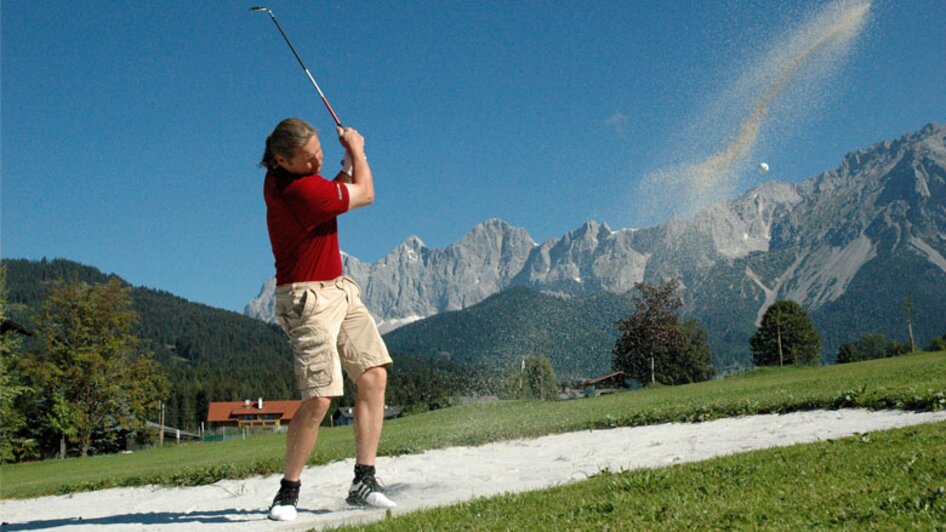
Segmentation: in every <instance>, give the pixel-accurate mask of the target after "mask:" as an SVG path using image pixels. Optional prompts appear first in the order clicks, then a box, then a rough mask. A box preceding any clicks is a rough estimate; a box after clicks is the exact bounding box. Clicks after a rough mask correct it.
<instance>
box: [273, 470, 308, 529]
mask: <svg viewBox="0 0 946 532" xmlns="http://www.w3.org/2000/svg"><path fill="white" fill-rule="evenodd" d="M301 486H302V482H300V481H298V480H297V481H295V482H293V481H289V480H286V479H282V480H281V481H279V493H277V494H276V498H275V499H273V505H272V506H270V508H269V518H270V519H272V520H273V521H293V520H295V518H296V505H297V504H299V488H300V487H301Z"/></svg>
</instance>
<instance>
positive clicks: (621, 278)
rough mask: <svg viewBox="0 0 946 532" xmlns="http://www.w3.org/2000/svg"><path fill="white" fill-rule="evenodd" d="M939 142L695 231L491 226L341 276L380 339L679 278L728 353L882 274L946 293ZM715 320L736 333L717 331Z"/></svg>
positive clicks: (721, 207)
mask: <svg viewBox="0 0 946 532" xmlns="http://www.w3.org/2000/svg"><path fill="white" fill-rule="evenodd" d="M944 139H946V128H944V126H943V125H939V124H933V123H931V124H928V125H926V126H924V127H923V128H921V129H920V130H918V131H916V132H913V133H908V134H906V135H903V136H901V137H900V138H898V139H895V140H884V141H881V142H878V143H875V144H873V145H871V146H869V147H866V148H861V149H858V150H854V151H852V152H850V153H848V154H847V155H845V156H844V157H843V158H842V159H841V162H840V164H839V166H837V167H836V168H834V169H832V170H828V171H826V172H823V173H821V174H818V175H814V176H811V177H809V178H807V179H805V180H803V181H801V182H799V183H794V184H793V183H785V182H779V181H771V182H767V183H763V184H760V185H757V186H755V187H753V188H752V189H750V190H748V191H746V192H745V193H743V194H742V195H740V196H738V197H735V198H732V199H729V200H726V201H723V202H720V203H717V204H715V205H712V206H710V207H708V208H706V209H703V210H701V211H699V212H698V213H696V214H695V215H694V217H693V219H691V220H688V219H684V218H680V217H678V216H674V217H671V218H670V219H669V220H668V221H667V222H666V223H664V224H662V225H657V226H652V227H645V228H638V229H623V230H618V231H614V230H612V229H611V228H610V227H609V226H608V224H607V223H602V222H598V221H595V220H588V221H586V222H585V223H584V224H582V225H581V226H580V227H578V228H577V229H575V230H573V231H570V232H568V233H566V234H565V235H563V236H562V237H561V238H558V239H554V238H553V239H549V240H548V241H546V242H544V243H541V244H539V243H536V242H534V241H533V240H532V238H531V237H530V236H529V234H528V232H527V231H525V230H524V229H521V228H517V227H513V226H511V225H509V224H507V223H506V222H504V221H502V220H498V219H490V220H487V221H486V222H483V223H481V224H478V225H477V226H475V227H474V228H473V229H472V230H471V231H470V233H468V234H467V235H465V236H464V237H463V238H461V239H460V240H459V241H457V242H455V243H453V244H451V245H449V246H447V247H446V248H441V249H430V248H427V247H425V246H424V244H423V241H422V240H420V239H419V238H417V237H411V238H409V239H407V240H405V242H404V243H402V244H401V245H400V246H398V247H397V248H395V249H394V250H392V252H391V253H389V254H388V255H386V256H385V257H384V258H382V259H381V260H379V261H377V262H375V263H373V264H365V263H361V262H359V261H358V260H357V259H356V258H354V257H350V256H347V257H346V260H345V262H346V264H345V266H346V271H347V272H348V273H349V274H350V275H352V276H353V277H354V278H355V279H356V280H357V281H359V283H361V284H362V286H363V288H364V287H366V290H364V291H363V293H364V294H365V301H366V304H367V305H368V307H369V308H370V309H371V310H372V311H373V312H375V313H376V318H377V319H378V321H379V323H380V324H381V326H382V327H383V328H386V330H390V326H391V325H392V324H397V325H403V323H404V322H411V321H416V320H417V319H418V318H423V317H428V316H432V315H434V314H437V313H439V312H444V311H452V310H460V309H463V308H467V307H469V306H470V305H472V304H475V303H478V302H479V301H482V300H484V299H485V298H486V297H488V296H490V295H492V294H495V293H497V292H500V291H502V290H506V289H509V288H512V287H516V286H526V287H530V288H533V289H535V290H538V291H540V292H546V293H553V294H559V295H564V296H583V295H590V294H593V293H596V292H599V291H607V292H612V293H616V294H620V293H623V292H626V291H628V290H631V289H632V288H633V285H634V283H635V282H642V281H643V282H648V283H651V284H655V283H659V282H660V281H661V280H664V279H667V278H670V277H674V278H678V279H680V280H681V283H682V291H681V295H682V296H683V298H684V301H685V305H686V307H685V308H686V312H688V313H690V314H691V315H692V317H695V318H697V319H702V320H705V321H707V322H710V323H713V322H717V321H718V322H719V323H718V324H717V325H715V326H711V327H709V329H710V338H711V340H712V341H714V342H715V343H716V345H715V347H717V348H719V347H720V346H723V347H725V346H726V345H729V347H727V348H726V349H730V350H732V349H734V348H735V346H736V345H737V344H738V343H739V342H735V341H733V342H728V343H727V342H726V341H724V339H725V338H726V337H732V338H734V339H735V338H736V337H740V336H745V335H746V334H749V335H751V328H752V327H753V326H754V324H755V323H757V321H758V319H759V317H760V316H761V314H762V312H764V309H765V308H766V307H767V306H768V305H769V304H771V303H772V302H774V301H775V300H777V299H793V300H796V301H798V302H799V303H800V304H802V306H803V307H805V308H806V309H807V310H808V311H809V312H819V311H822V310H823V311H824V312H823V314H824V315H825V316H828V315H833V314H836V311H835V310H832V305H838V304H840V305H841V306H851V304H852V303H850V302H843V301H841V300H843V299H844V297H845V294H846V293H847V290H848V288H849V287H850V286H852V283H853V282H854V281H855V280H857V279H858V276H862V277H863V276H864V275H865V273H864V272H865V270H864V268H865V265H868V264H871V263H872V262H874V261H880V262H884V261H889V260H893V261H894V263H896V264H897V265H898V266H896V268H900V267H903V268H906V267H907V265H910V266H909V267H911V268H914V270H916V269H917V268H919V270H917V271H923V272H925V271H927V270H926V268H927V265H929V266H932V269H931V270H929V272H930V275H931V276H932V277H931V279H930V280H931V281H932V282H933V284H932V285H931V287H930V288H933V289H937V290H938V289H939V288H940V287H941V286H946V285H942V283H943V282H944V281H943V279H942V277H943V275H944V274H946V259H944V258H943V257H944V256H946V207H944V205H946V185H944V181H946V140H944ZM904 246H905V247H904ZM901 252H902V253H901ZM904 253H906V254H913V255H916V256H917V257H918V258H919V259H922V260H917V261H913V258H912V257H911V256H908V255H905V254H904ZM896 257H899V258H896ZM924 260H925V261H926V262H924ZM870 271H871V272H874V269H871V270H870ZM905 271H906V272H907V273H909V270H905ZM872 275H875V276H876V275H879V276H880V277H877V278H876V279H874V280H873V281H871V280H869V279H868V280H867V281H864V280H863V279H861V281H862V282H867V283H868V284H870V283H871V282H873V283H878V282H885V283H892V284H893V285H896V286H898V287H900V291H901V292H902V293H901V294H900V295H899V296H897V299H898V300H900V299H903V298H904V297H907V296H908V294H910V293H920V292H924V290H923V288H924V286H923V285H922V284H917V283H916V282H915V281H916V279H915V278H912V277H910V278H894V277H891V276H890V275H888V274H885V273H883V272H875V273H874V274H872ZM901 277H902V275H901ZM724 280H725V281H724ZM908 284H909V285H910V286H907V285H908ZM914 285H915V286H914ZM944 290H946V288H944ZM926 291H928V290H926ZM264 292H265V290H264ZM264 295H265V294H264ZM858 297H868V296H867V295H862V296H858ZM919 297H921V298H922V297H923V296H919ZM260 299H265V298H260ZM720 301H724V302H725V303H724V304H722V308H720V303H719V302H720ZM931 305H932V306H931V308H932V309H937V311H938V310H939V309H940V308H941V307H940V305H938V304H935V303H932V302H931ZM854 306H857V305H856V304H855V305H854ZM861 306H874V304H873V303H870V304H867V303H866V302H861ZM714 308H715V309H716V312H715V314H722V315H726V316H728V317H729V319H728V320H725V321H724V320H719V319H717V316H715V315H714ZM943 310H944V312H946V309H943ZM256 316H257V317H260V316H262V317H263V318H266V317H267V316H265V315H261V314H256ZM829 321H831V320H829ZM888 321H889V320H888ZM831 323H834V321H831ZM832 326H833V325H832ZM886 327H887V328H889V327H890V325H889V324H888V325H887V326H886ZM924 327H932V325H929V326H924ZM925 332H927V333H928V334H935V331H932V330H930V331H925ZM839 335H843V334H841V333H839ZM832 338H833V336H832ZM834 342H835V340H830V341H828V342H827V345H826V347H827V348H828V349H831V348H833V347H834ZM743 350H744V349H743Z"/></svg>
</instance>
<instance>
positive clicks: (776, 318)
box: [749, 300, 821, 366]
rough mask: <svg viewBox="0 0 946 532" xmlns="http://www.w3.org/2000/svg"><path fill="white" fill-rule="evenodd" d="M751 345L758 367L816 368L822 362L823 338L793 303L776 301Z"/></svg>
mask: <svg viewBox="0 0 946 532" xmlns="http://www.w3.org/2000/svg"><path fill="white" fill-rule="evenodd" d="M749 345H750V347H751V349H752V361H753V362H754V363H755V365H757V366H784V365H785V364H817V363H818V362H819V361H820V360H821V336H820V335H819V334H818V330H817V329H815V326H814V324H813V323H812V322H811V318H809V317H808V314H807V313H806V312H805V309H803V308H802V307H801V305H799V304H798V303H796V302H794V301H791V300H782V301H776V302H775V303H774V304H772V306H770V307H769V308H768V309H767V310H766V311H765V314H764V315H763V316H762V323H761V324H760V325H759V328H758V329H757V330H756V332H755V334H754V335H752V338H751V339H750V340H749Z"/></svg>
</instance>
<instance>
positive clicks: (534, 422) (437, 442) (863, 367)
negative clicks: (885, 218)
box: [0, 351, 946, 498]
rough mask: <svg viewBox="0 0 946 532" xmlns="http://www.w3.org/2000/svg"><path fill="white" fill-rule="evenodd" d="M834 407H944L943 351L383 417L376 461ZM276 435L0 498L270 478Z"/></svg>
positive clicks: (23, 469) (334, 439)
mask: <svg viewBox="0 0 946 532" xmlns="http://www.w3.org/2000/svg"><path fill="white" fill-rule="evenodd" d="M844 407H865V408H871V409H886V408H897V409H906V410H932V409H937V410H938V409H943V408H946V352H942V351H941V352H935V353H919V354H915V355H905V356H901V357H895V358H888V359H881V360H873V361H868V362H861V363H856V364H844V365H834V366H826V367H786V368H765V369H759V370H756V371H753V372H750V373H746V374H742V375H737V376H732V377H728V378H725V379H720V380H717V381H712V382H706V383H699V384H692V385H685V386H673V387H660V386H658V387H651V388H647V389H643V390H638V391H634V392H626V393H616V394H611V395H606V396H602V397H597V398H589V399H578V400H572V401H551V402H542V401H497V402H491V403H476V404H469V405H463V406H457V407H452V408H446V409H442V410H437V411H434V412H428V413H424V414H418V415H414V416H409V417H405V418H402V419H397V420H392V421H389V422H386V424H385V430H384V435H383V437H382V441H381V448H380V454H382V455H397V454H406V453H415V452H420V451H423V450H425V449H433V448H442V447H448V446H453V445H478V444H483V443H487V442H491V441H499V440H507V439H515V438H528V437H535V436H540V435H545V434H551V433H561V432H569V431H575V430H585V429H590V428H608V427H619V426H637V425H647V424H654V423H663V422H671V421H684V422H699V421H705V420H710V419H715V418H720V417H730V416H741V415H751V414H761V413H784V412H791V411H797V410H806V409H813V408H844ZM917 430H919V429H917ZM924 430H925V429H924ZM940 430H942V428H941V427H940ZM284 440H285V435H284V434H260V435H257V436H253V437H249V438H247V439H245V440H230V441H225V442H213V443H211V442H206V443H187V444H181V445H166V446H164V447H163V448H153V449H148V450H144V451H139V452H135V453H132V454H120V455H109V456H95V457H88V458H72V459H66V460H47V461H43V462H33V463H25V464H13V465H5V466H3V468H2V485H0V497H3V498H29V497H37V496H41V495H50V494H63V493H71V492H75V491H90V490H97V489H103V488H109V487H118V486H140V485H148V484H159V485H165V486H193V485H201V484H210V483H213V482H215V481H217V480H220V479H223V478H246V477H250V476H253V475H257V474H262V475H268V474H274V473H278V472H279V471H281V470H282V456H283V444H284ZM353 448H354V438H353V435H352V431H351V428H350V427H338V428H324V429H323V430H322V432H321V433H320V436H319V445H318V447H317V449H316V452H315V453H314V454H313V456H312V457H311V459H310V463H312V464H324V463H329V462H333V461H337V460H341V459H345V458H348V457H350V456H351V454H352V452H353ZM937 452H939V453H940V454H939V455H940V461H942V460H944V459H946V458H943V457H942V449H941V448H940V449H939V451H937Z"/></svg>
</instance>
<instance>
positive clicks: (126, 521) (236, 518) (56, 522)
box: [2, 509, 331, 531]
mask: <svg viewBox="0 0 946 532" xmlns="http://www.w3.org/2000/svg"><path fill="white" fill-rule="evenodd" d="M330 512H331V510H302V509H300V510H299V514H313V515H322V514H327V513H330ZM267 514H268V511H267V510H216V511H212V512H200V511H194V512H148V513H136V514H124V515H107V516H102V517H93V518H90V519H83V518H81V517H70V518H63V519H43V520H40V521H27V522H23V523H7V522H4V523H3V524H2V530H4V531H7V530H43V529H47V528H56V527H63V526H70V527H79V526H83V525H84V526H90V527H95V526H106V525H172V524H189V523H194V524H222V523H248V522H253V521H267V520H268V518H267Z"/></svg>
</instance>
